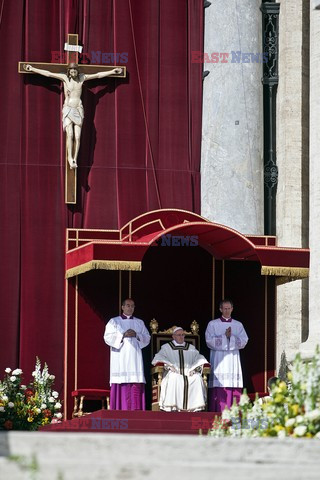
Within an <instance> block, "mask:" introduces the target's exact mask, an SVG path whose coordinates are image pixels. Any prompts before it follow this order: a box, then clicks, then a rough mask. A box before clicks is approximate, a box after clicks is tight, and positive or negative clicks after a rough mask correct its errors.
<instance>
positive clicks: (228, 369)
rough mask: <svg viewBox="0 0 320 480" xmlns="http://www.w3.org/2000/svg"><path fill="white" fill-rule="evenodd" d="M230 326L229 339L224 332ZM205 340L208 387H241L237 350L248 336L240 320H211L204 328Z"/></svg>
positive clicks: (245, 342) (241, 380) (246, 340)
mask: <svg viewBox="0 0 320 480" xmlns="http://www.w3.org/2000/svg"><path fill="white" fill-rule="evenodd" d="M228 327H231V337H230V340H229V339H228V338H227V336H226V334H225V332H226V329H227V328H228ZM206 342H207V345H208V347H209V348H210V363H211V375H210V378H209V388H212V387H231V388H242V387H243V379H242V369H241V362H240V354H239V350H240V349H241V348H244V347H245V346H246V344H247V342H248V336H247V334H246V331H245V329H244V327H243V325H242V323H241V322H238V321H237V320H234V319H231V321H229V322H223V321H222V320H221V319H220V318H217V319H216V320H211V322H209V323H208V326H207V330H206Z"/></svg>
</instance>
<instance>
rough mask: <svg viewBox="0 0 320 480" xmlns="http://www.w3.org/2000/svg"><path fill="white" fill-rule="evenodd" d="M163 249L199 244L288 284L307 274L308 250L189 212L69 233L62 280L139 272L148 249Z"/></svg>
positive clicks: (161, 212)
mask: <svg viewBox="0 0 320 480" xmlns="http://www.w3.org/2000/svg"><path fill="white" fill-rule="evenodd" d="M167 245H173V246H176V247H177V248H178V247H179V246H188V247H190V248H192V247H194V246H196V245H199V246H201V247H202V248H204V249H206V250H207V251H208V252H209V253H211V254H212V256H213V257H214V258H215V259H218V260H243V261H253V262H259V263H260V265H261V274H262V275H276V276H279V277H285V278H286V279H287V280H290V279H292V280H293V279H298V278H305V277H307V276H308V273H309V249H304V248H290V247H279V246H277V244H276V237H273V236H254V235H244V234H241V233H240V232H238V231H236V230H234V229H232V228H229V227H227V226H225V225H220V224H217V223H213V222H210V221H208V220H206V219H205V218H203V217H201V216H199V215H197V214H194V213H191V212H187V211H184V210H176V209H162V210H155V211H152V212H147V213H145V214H143V215H140V216H139V217H136V218H135V219H133V220H132V221H130V222H128V223H127V224H126V225H125V226H124V227H122V228H121V229H120V230H87V229H69V230H68V240H67V253H66V277H67V278H70V277H73V276H75V275H79V274H82V273H85V272H87V271H89V270H93V269H107V270H141V268H142V259H143V256H144V254H145V253H146V251H147V250H148V249H149V248H153V247H158V248H160V247H161V246H167ZM283 280H284V279H283Z"/></svg>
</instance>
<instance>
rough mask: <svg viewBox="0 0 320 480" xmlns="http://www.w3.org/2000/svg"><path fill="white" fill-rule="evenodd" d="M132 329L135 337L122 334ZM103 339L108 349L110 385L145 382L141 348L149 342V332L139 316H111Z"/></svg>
mask: <svg viewBox="0 0 320 480" xmlns="http://www.w3.org/2000/svg"><path fill="white" fill-rule="evenodd" d="M129 329H132V330H134V331H135V332H136V334H137V336H136V337H125V338H123V334H124V333H125V332H126V331H127V330H129ZM103 338H104V341H105V342H106V344H107V345H109V346H110V347H111V351H110V385H112V384H113V383H146V380H145V377H144V369H143V359H142V352H141V349H142V348H144V347H146V346H147V345H148V344H149V342H150V334H149V332H148V330H147V328H146V326H145V324H144V322H143V320H140V318H136V317H133V318H132V319H130V318H127V319H123V318H122V317H121V316H119V317H115V318H111V319H110V320H109V322H108V323H107V325H106V328H105V332H104V337H103Z"/></svg>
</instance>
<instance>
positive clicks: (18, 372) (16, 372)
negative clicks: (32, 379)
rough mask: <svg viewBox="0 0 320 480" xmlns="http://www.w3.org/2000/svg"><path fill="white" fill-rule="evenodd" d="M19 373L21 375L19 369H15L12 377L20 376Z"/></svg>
mask: <svg viewBox="0 0 320 480" xmlns="http://www.w3.org/2000/svg"><path fill="white" fill-rule="evenodd" d="M21 373H22V370H21V368H16V369H15V370H13V372H12V375H21Z"/></svg>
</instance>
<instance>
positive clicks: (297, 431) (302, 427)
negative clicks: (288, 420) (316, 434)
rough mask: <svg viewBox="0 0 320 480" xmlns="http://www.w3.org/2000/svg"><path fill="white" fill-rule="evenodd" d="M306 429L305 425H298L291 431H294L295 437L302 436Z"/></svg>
mask: <svg viewBox="0 0 320 480" xmlns="http://www.w3.org/2000/svg"><path fill="white" fill-rule="evenodd" d="M306 431H307V427H306V426H305V425H299V426H298V427H296V428H295V429H294V430H293V433H295V435H297V437H303V435H304V434H305V433H306Z"/></svg>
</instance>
